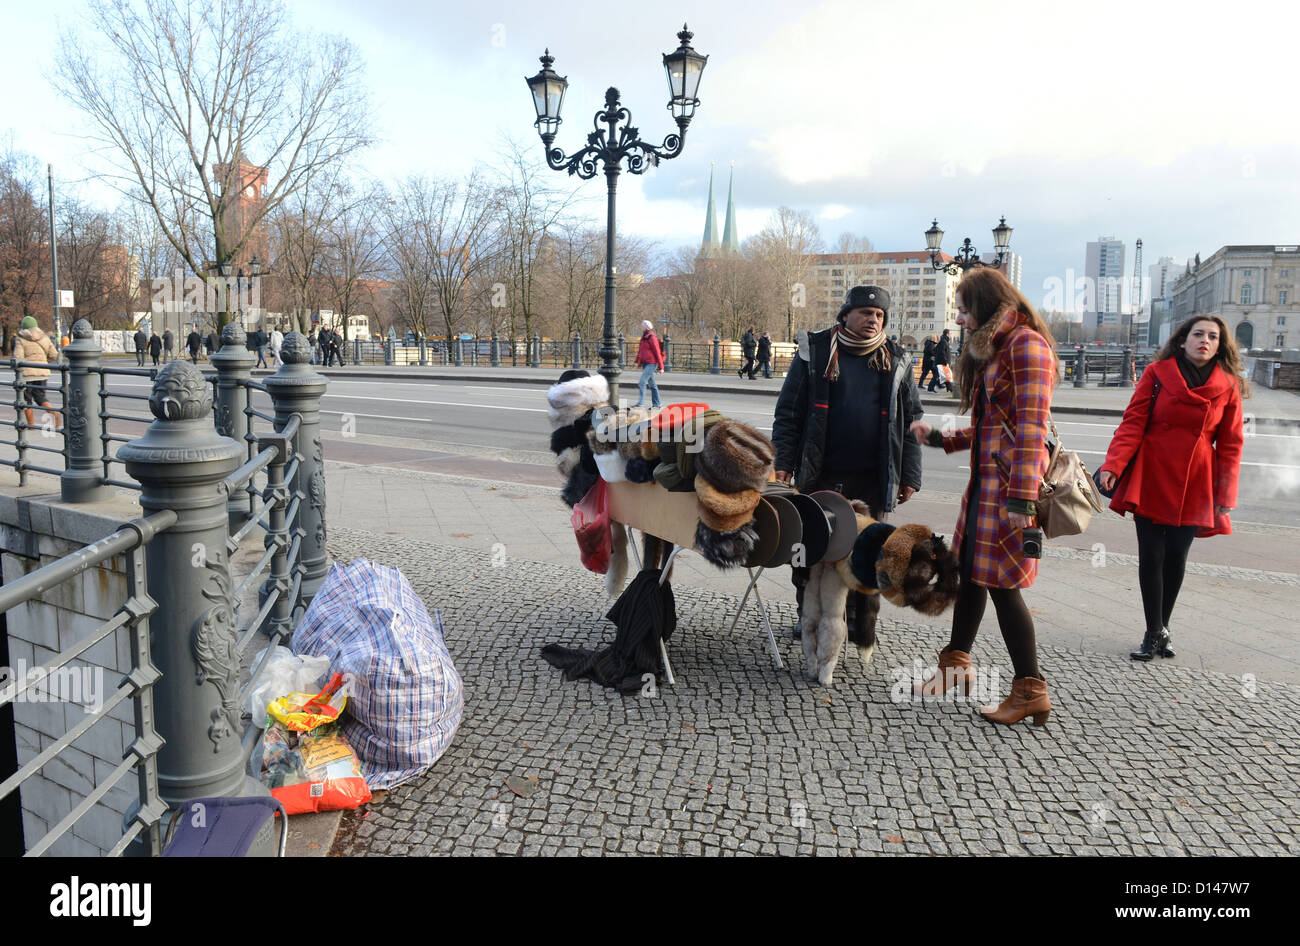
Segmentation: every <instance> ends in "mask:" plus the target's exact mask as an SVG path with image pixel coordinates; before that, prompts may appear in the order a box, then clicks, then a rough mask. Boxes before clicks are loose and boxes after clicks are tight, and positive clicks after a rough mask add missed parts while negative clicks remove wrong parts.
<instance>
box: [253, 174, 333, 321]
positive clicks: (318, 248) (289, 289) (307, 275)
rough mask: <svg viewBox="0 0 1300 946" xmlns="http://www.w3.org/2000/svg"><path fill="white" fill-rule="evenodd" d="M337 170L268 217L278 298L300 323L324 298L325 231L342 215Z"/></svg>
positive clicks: (312, 182)
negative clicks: (281, 290)
mask: <svg viewBox="0 0 1300 946" xmlns="http://www.w3.org/2000/svg"><path fill="white" fill-rule="evenodd" d="M342 186H343V182H342V180H341V178H340V176H339V174H338V172H337V170H335V169H331V170H330V171H328V172H326V173H323V174H320V175H317V176H316V178H315V179H313V180H312V181H311V182H309V183H308V184H307V186H306V187H304V188H302V189H301V190H299V191H298V192H297V193H296V194H293V195H292V196H290V197H289V198H287V199H286V200H285V201H284V202H283V203H282V204H281V205H280V206H279V207H278V208H277V209H276V211H275V213H274V214H272V215H271V217H270V221H269V222H270V224H271V228H270V229H271V233H270V236H271V239H270V252H271V260H270V262H271V269H272V272H273V273H274V274H275V276H274V277H273V281H274V284H276V285H277V286H280V287H283V298H282V299H281V300H280V302H281V305H282V307H283V308H284V309H287V310H288V311H289V313H290V315H291V317H292V318H293V320H294V322H295V323H296V324H298V325H301V324H303V322H302V321H300V320H305V317H306V315H307V314H308V313H310V312H311V311H312V310H313V309H319V308H321V306H320V305H319V303H320V301H321V300H322V299H323V298H324V297H325V285H324V279H323V270H324V267H325V255H326V247H327V245H328V242H329V231H330V229H331V228H332V227H333V226H334V224H335V222H336V220H337V218H338V215H339V214H340V213H341V206H340V205H341V200H340V194H339V189H340V188H341V187H342Z"/></svg>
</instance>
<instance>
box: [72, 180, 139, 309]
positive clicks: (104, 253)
mask: <svg viewBox="0 0 1300 946" xmlns="http://www.w3.org/2000/svg"><path fill="white" fill-rule="evenodd" d="M55 222H56V224H57V225H58V230H59V287H60V288H61V289H71V290H72V292H73V299H74V300H75V302H76V306H75V308H74V309H73V310H72V311H71V312H70V313H68V315H67V320H68V323H69V324H71V323H72V322H74V321H76V320H77V319H86V320H87V321H89V322H90V323H91V324H92V325H94V326H95V327H96V328H101V329H107V328H129V327H130V326H131V324H132V319H131V317H130V315H129V312H130V310H131V307H132V305H133V303H134V301H135V297H136V295H137V294H138V292H139V271H138V269H136V270H135V271H134V272H133V263H132V260H131V256H130V250H129V249H128V247H127V240H126V236H125V233H124V231H123V230H122V228H121V225H120V223H119V222H118V221H117V220H115V219H114V218H112V217H110V216H109V215H108V214H105V213H103V212H102V211H97V210H94V209H93V208H91V207H90V206H89V205H87V204H86V203H85V202H84V201H82V200H80V199H78V198H76V197H62V198H61V199H60V200H59V203H58V207H57V216H56V220H55Z"/></svg>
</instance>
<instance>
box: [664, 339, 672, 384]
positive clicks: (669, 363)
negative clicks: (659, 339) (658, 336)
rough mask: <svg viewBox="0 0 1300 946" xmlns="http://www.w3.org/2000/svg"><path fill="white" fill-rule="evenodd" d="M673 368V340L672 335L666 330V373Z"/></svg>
mask: <svg viewBox="0 0 1300 946" xmlns="http://www.w3.org/2000/svg"><path fill="white" fill-rule="evenodd" d="M672 370H673V340H672V337H671V336H670V335H669V334H668V333H667V332H664V373H665V374H667V373H668V372H669V371H672Z"/></svg>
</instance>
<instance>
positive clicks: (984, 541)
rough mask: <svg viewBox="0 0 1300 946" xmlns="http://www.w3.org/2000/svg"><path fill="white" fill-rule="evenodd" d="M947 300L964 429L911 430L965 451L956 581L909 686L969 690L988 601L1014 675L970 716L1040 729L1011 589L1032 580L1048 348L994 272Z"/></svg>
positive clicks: (1034, 679)
mask: <svg viewBox="0 0 1300 946" xmlns="http://www.w3.org/2000/svg"><path fill="white" fill-rule="evenodd" d="M956 303H957V320H958V324H960V325H964V326H965V327H966V331H967V339H966V345H965V347H964V348H963V349H962V352H961V363H960V364H959V366H958V370H957V378H958V391H959V392H960V397H961V402H960V407H959V408H958V412H959V413H965V412H966V411H967V410H970V411H971V426H969V427H967V428H965V429H963V430H958V431H955V432H953V433H948V434H945V433H943V432H942V431H940V430H939V429H938V428H933V427H931V426H930V425H929V424H927V423H925V422H924V421H917V422H916V423H914V424H913V425H912V430H913V432H914V433H915V434H916V436H917V438H918V439H919V440H921V441H923V442H925V443H927V444H928V445H930V446H932V447H942V448H943V450H944V452H945V453H955V452H957V451H958V450H967V449H969V451H970V470H971V473H970V481H969V483H968V484H967V486H966V493H965V495H964V496H963V497H962V502H961V512H960V514H959V515H958V517H957V525H956V526H955V527H954V529H953V539H952V541H953V546H954V548H957V549H959V550H960V551H959V554H958V558H959V560H960V562H961V571H962V584H961V592H960V593H959V594H958V596H957V602H956V605H955V606H954V608H953V616H952V634H951V637H950V638H949V641H948V646H947V647H945V648H944V649H943V650H942V651H941V652H940V653H939V672H938V673H937V674H936V675H935V676H934V677H932V678H930V679H929V680H927V681H926V682H924V683H920V684H917V686H916V692H917V694H918V695H920V696H938V695H940V694H942V693H944V692H946V691H947V690H949V689H952V688H953V687H954V686H957V685H961V686H962V687H963V688H964V689H965V690H966V691H967V692H969V690H970V686H971V684H972V683H973V681H974V676H975V674H974V671H973V670H972V669H971V647H972V646H973V645H974V643H975V635H976V633H977V632H978V630H979V626H980V621H981V620H982V619H983V617H984V608H985V605H986V604H987V602H988V599H989V598H992V599H993V607H994V608H995V609H996V611H997V615H998V627H999V628H1001V630H1002V638H1003V640H1004V641H1005V642H1006V645H1007V650H1008V651H1009V652H1010V655H1011V665H1012V667H1013V668H1014V669H1015V679H1014V680H1013V681H1012V683H1011V695H1010V696H1009V697H1007V699H1006V700H1004V701H1003V703H1002V704H1001V705H1000V706H997V707H992V706H986V707H981V709H980V714H981V715H982V716H983V717H984V718H985V719H987V720H990V721H991V722H995V723H1004V724H1007V725H1010V724H1011V723H1016V722H1019V721H1020V720H1022V719H1024V718H1025V717H1026V716H1033V718H1034V724H1035V725H1038V726H1041V725H1042V724H1043V723H1045V722H1047V717H1048V713H1049V711H1050V710H1051V708H1052V703H1051V700H1050V698H1049V697H1048V693H1047V681H1046V680H1045V679H1044V678H1043V675H1042V673H1041V672H1040V670H1039V666H1038V646H1037V643H1036V641H1035V639H1034V619H1033V617H1032V616H1031V614H1030V612H1029V608H1028V607H1027V606H1026V605H1025V600H1024V597H1023V596H1022V595H1021V592H1020V589H1021V588H1028V587H1029V586H1030V585H1032V584H1033V583H1034V579H1035V578H1036V577H1037V576H1038V559H1039V557H1040V556H1041V545H1040V543H1041V536H1042V533H1041V532H1039V531H1038V530H1036V529H1034V528H1033V527H1034V523H1035V519H1034V517H1035V515H1036V514H1037V507H1036V502H1037V499H1038V487H1039V485H1040V484H1041V483H1042V478H1043V473H1044V472H1045V471H1046V469H1047V447H1046V441H1047V437H1048V419H1049V416H1048V415H1049V410H1050V408H1051V403H1052V386H1053V384H1054V383H1055V382H1056V354H1055V352H1054V351H1053V345H1052V335H1051V332H1050V330H1049V329H1048V328H1047V323H1045V322H1044V321H1043V320H1042V318H1041V317H1040V316H1039V315H1038V313H1037V312H1035V311H1034V308H1033V306H1031V305H1030V304H1029V300H1027V299H1026V298H1025V297H1024V295H1023V294H1021V292H1020V290H1018V289H1016V288H1015V287H1014V286H1013V285H1011V283H1010V282H1008V281H1007V278H1006V277H1005V276H1003V275H1002V273H1001V272H999V271H998V270H996V269H992V268H984V269H975V270H972V271H971V272H968V273H967V274H966V276H965V277H964V278H963V279H962V281H961V283H960V285H958V287H957V292H956ZM940 344H942V342H941V343H940ZM1004 425H1005V426H1004Z"/></svg>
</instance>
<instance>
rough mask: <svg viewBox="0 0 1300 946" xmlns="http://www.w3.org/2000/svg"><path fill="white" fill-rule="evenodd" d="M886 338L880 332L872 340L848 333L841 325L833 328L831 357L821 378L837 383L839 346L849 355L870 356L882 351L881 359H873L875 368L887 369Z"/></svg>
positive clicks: (887, 352)
mask: <svg viewBox="0 0 1300 946" xmlns="http://www.w3.org/2000/svg"><path fill="white" fill-rule="evenodd" d="M887 340H888V337H887V336H886V335H885V333H884V331H883V330H881V331H879V332H877V333H876V334H875V337H873V338H865V337H863V336H861V335H858V334H857V333H856V332H850V331H849V330H848V327H847V326H845V325H843V324H838V325H836V326H835V331H834V332H832V333H831V357H830V360H828V361H827V362H826V374H825V375H824V376H823V377H825V378H826V380H827V381H837V380H839V377H840V346H841V345H843V346H844V348H845V349H846V350H847V351H848V352H849V354H851V355H871V354H874V353H875V352H877V351H881V349H883V353H882V354H883V359H879V358H878V359H873V362H874V363H875V365H876V367H877V368H879V369H880V370H882V371H885V370H888V369H889V349H888V348H885V342H886V341H887Z"/></svg>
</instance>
